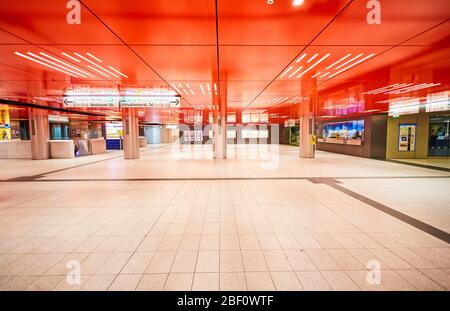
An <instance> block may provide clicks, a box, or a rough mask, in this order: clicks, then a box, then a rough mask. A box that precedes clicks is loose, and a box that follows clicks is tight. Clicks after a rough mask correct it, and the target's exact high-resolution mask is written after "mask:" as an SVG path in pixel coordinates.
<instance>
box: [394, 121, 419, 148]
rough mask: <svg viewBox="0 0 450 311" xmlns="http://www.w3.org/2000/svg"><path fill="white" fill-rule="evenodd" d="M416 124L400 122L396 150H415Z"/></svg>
mask: <svg viewBox="0 0 450 311" xmlns="http://www.w3.org/2000/svg"><path fill="white" fill-rule="evenodd" d="M415 149H416V124H400V126H399V136H398V151H406V152H407V151H415Z"/></svg>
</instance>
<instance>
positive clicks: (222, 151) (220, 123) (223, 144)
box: [213, 112, 227, 159]
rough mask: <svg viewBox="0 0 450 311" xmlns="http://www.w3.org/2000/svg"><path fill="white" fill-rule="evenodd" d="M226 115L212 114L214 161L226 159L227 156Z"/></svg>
mask: <svg viewBox="0 0 450 311" xmlns="http://www.w3.org/2000/svg"><path fill="white" fill-rule="evenodd" d="M226 118H227V117H226V114H225V115H222V114H221V113H220V112H214V115H213V132H214V138H213V143H214V145H213V150H214V159H226V155H227V119H226Z"/></svg>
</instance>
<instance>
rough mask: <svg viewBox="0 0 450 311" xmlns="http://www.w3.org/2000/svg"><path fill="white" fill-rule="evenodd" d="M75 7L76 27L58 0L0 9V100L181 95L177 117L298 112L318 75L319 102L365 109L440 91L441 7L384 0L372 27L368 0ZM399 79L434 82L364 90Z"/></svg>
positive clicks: (109, 1) (162, 113)
mask: <svg viewBox="0 0 450 311" xmlns="http://www.w3.org/2000/svg"><path fill="white" fill-rule="evenodd" d="M80 2H81V4H82V5H81V24H80V25H69V24H68V23H67V21H66V15H67V13H68V11H69V10H68V9H66V3H67V1H65V0H46V1H38V0H21V1H0V98H3V99H9V100H20V101H26V102H30V103H31V102H34V103H37V104H42V105H47V104H48V103H49V100H53V102H54V103H55V104H54V105H59V106H62V104H61V103H60V102H61V95H62V90H63V89H64V88H66V87H73V86H77V85H81V86H84V85H91V86H96V87H102V88H105V89H117V88H118V87H119V86H120V87H121V88H125V87H134V88H149V87H150V88H164V89H173V90H174V91H176V92H178V93H179V94H180V95H181V96H182V99H183V100H182V110H184V109H195V110H203V111H208V110H213V109H215V108H218V107H219V106H220V105H225V104H226V105H227V107H228V110H232V111H241V110H244V109H247V110H248V109H265V110H269V111H275V110H274V109H277V108H283V109H284V110H283V111H287V112H283V114H285V113H287V114H292V113H293V112H292V111H294V114H295V110H296V109H295V107H296V106H298V105H299V104H301V102H302V101H303V100H308V98H309V96H308V94H305V93H307V91H308V90H305V89H304V90H301V85H302V83H303V84H305V83H304V82H305V81H307V80H311V79H315V80H316V81H317V85H318V92H319V93H318V96H319V97H318V98H319V104H320V105H322V106H323V105H327V104H326V103H327V102H329V101H336V102H341V101H344V102H345V101H346V100H347V101H349V99H351V100H353V99H354V98H362V97H364V98H365V100H366V107H365V109H366V112H369V113H373V112H379V111H384V110H386V105H382V103H381V102H382V101H383V100H386V99H389V98H390V97H392V96H405V95H406V96H415V95H417V96H424V95H426V94H427V92H429V91H435V90H446V89H448V84H449V83H448V82H449V81H448V80H449V79H448V74H447V73H448V70H449V66H450V65H449V55H450V53H449V52H450V49H449V44H450V42H449V38H450V21H449V18H450V3H449V1H448V0H433V1H432V2H430V1H423V0H380V3H381V14H382V17H381V24H380V25H370V24H368V23H367V21H366V15H367V13H368V9H367V8H366V4H367V0H354V1H350V0H333V1H329V0H305V1H304V4H303V5H302V6H299V7H295V6H293V5H292V0H274V3H273V4H271V5H270V4H268V3H267V1H266V0H217V1H215V0H145V1H144V0H127V1H122V0H83V1H80ZM302 81H303V82H302ZM396 83H397V85H401V84H404V85H407V84H408V85H407V86H409V87H411V86H417V85H422V86H423V85H425V84H426V85H432V86H430V87H427V88H417V89H415V88H410V89H405V90H407V92H402V93H395V92H394V93H391V94H385V93H377V94H363V93H366V92H368V91H371V90H375V89H379V88H382V87H386V86H389V85H393V84H396ZM216 92H217V95H216ZM98 112H99V113H104V114H106V115H109V116H111V117H112V116H114V117H116V112H114V109H110V110H103V111H102V110H100V111H98ZM173 113H174V111H171V110H167V109H166V110H164V109H153V110H152V111H141V112H140V116H141V118H142V119H143V120H145V121H148V122H164V121H167V120H168V119H169V118H170V117H171V115H173ZM317 113H318V114H321V109H320V108H319V109H318V111H317Z"/></svg>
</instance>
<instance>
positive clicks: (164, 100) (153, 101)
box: [63, 95, 181, 108]
mask: <svg viewBox="0 0 450 311" xmlns="http://www.w3.org/2000/svg"><path fill="white" fill-rule="evenodd" d="M63 103H64V106H66V107H74V108H76V107H85V108H89V107H92V108H94V107H95V108H101V107H119V106H120V107H124V108H152V107H155V108H180V107H181V97H180V96H176V95H174V96H76V95H72V96H63Z"/></svg>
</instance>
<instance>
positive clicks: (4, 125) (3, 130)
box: [0, 107, 11, 140]
mask: <svg viewBox="0 0 450 311" xmlns="http://www.w3.org/2000/svg"><path fill="white" fill-rule="evenodd" d="M8 139H11V123H10V119H9V111H8V108H7V107H5V108H3V107H2V108H0V140H8Z"/></svg>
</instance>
